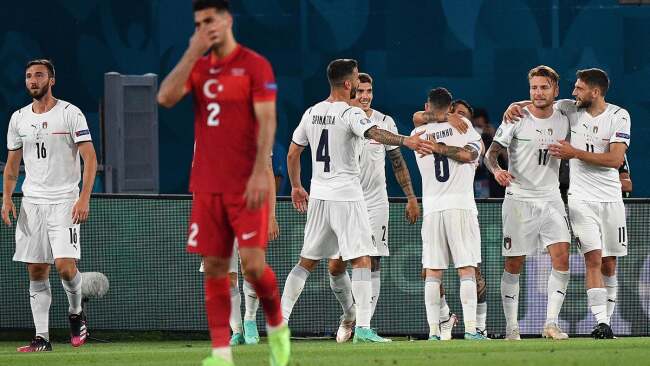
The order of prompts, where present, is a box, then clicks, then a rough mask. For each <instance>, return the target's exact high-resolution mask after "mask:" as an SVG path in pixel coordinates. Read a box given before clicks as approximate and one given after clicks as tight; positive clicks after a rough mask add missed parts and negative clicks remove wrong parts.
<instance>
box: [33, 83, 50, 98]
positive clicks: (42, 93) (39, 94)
mask: <svg viewBox="0 0 650 366" xmlns="http://www.w3.org/2000/svg"><path fill="white" fill-rule="evenodd" d="M49 90H50V88H49V87H48V86H44V87H43V88H41V89H38V90H37V91H36V93H34V92H33V91H32V89H28V93H29V96H30V97H32V98H34V99H36V100H39V101H40V100H41V99H43V97H44V96H45V94H47V92H48V91H49Z"/></svg>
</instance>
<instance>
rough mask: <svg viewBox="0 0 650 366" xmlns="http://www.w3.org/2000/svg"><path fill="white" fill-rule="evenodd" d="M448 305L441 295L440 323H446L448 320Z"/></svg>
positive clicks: (444, 297)
mask: <svg viewBox="0 0 650 366" xmlns="http://www.w3.org/2000/svg"><path fill="white" fill-rule="evenodd" d="M449 313H450V310H449V305H448V304H447V297H446V296H445V295H442V296H441V297H440V321H441V322H446V321H447V320H449Z"/></svg>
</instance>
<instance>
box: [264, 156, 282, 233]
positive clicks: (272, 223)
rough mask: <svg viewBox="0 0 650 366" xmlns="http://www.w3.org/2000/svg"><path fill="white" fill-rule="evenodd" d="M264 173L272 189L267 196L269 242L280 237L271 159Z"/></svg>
mask: <svg viewBox="0 0 650 366" xmlns="http://www.w3.org/2000/svg"><path fill="white" fill-rule="evenodd" d="M266 171H267V172H268V176H269V185H270V186H271V188H272V192H271V194H270V196H269V240H275V239H277V238H278V237H279V236H280V226H279V225H278V220H277V219H276V217H275V175H274V174H273V162H272V160H271V158H269V163H268V165H267V169H266Z"/></svg>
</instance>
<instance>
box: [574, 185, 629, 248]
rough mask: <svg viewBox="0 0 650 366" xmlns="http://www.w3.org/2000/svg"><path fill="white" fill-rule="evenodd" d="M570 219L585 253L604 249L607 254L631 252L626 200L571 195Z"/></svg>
mask: <svg viewBox="0 0 650 366" xmlns="http://www.w3.org/2000/svg"><path fill="white" fill-rule="evenodd" d="M569 219H570V221H571V229H572V230H573V235H574V236H575V237H576V244H577V245H578V248H579V249H580V252H582V254H585V253H588V252H590V251H592V250H597V249H602V251H603V254H602V256H603V257H624V256H626V255H627V225H626V224H625V206H624V205H623V202H622V201H619V202H590V201H580V200H572V199H570V198H569Z"/></svg>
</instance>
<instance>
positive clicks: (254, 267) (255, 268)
mask: <svg viewBox="0 0 650 366" xmlns="http://www.w3.org/2000/svg"><path fill="white" fill-rule="evenodd" d="M242 271H243V272H244V273H245V275H244V276H245V277H246V280H247V281H248V282H254V281H257V280H258V279H260V277H262V274H263V273H264V262H261V263H259V262H257V261H249V262H246V263H242Z"/></svg>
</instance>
